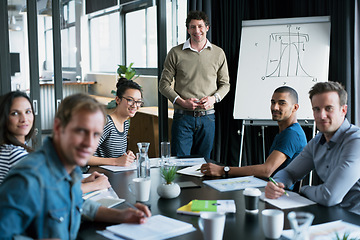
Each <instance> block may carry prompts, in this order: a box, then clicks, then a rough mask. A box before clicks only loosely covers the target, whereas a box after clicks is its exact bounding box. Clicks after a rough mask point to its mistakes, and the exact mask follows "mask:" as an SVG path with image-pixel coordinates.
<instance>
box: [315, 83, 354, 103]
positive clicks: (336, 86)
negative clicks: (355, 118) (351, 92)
mask: <svg viewBox="0 0 360 240" xmlns="http://www.w3.org/2000/svg"><path fill="white" fill-rule="evenodd" d="M326 92H337V94H338V95H339V99H340V100H339V102H340V106H344V105H346V103H347V92H346V90H345V89H344V87H343V85H341V84H340V83H338V82H332V81H329V82H319V83H316V84H315V85H314V86H313V87H312V88H311V89H310V91H309V98H310V100H312V98H313V96H314V95H316V94H321V93H326Z"/></svg>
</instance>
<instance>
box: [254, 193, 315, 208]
mask: <svg viewBox="0 0 360 240" xmlns="http://www.w3.org/2000/svg"><path fill="white" fill-rule="evenodd" d="M287 192H288V194H289V196H286V195H285V194H284V195H282V196H281V197H279V198H278V199H270V198H265V193H262V195H261V197H260V198H261V200H263V201H265V202H267V203H270V204H271V205H273V206H275V207H277V208H280V209H289V208H298V207H305V206H308V205H313V204H316V202H314V201H311V200H309V199H307V198H305V197H303V196H300V195H299V194H297V193H295V192H290V191H287Z"/></svg>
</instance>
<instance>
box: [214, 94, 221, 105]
mask: <svg viewBox="0 0 360 240" xmlns="http://www.w3.org/2000/svg"><path fill="white" fill-rule="evenodd" d="M213 96H214V97H215V103H218V102H220V98H219V95H217V94H214V95H213Z"/></svg>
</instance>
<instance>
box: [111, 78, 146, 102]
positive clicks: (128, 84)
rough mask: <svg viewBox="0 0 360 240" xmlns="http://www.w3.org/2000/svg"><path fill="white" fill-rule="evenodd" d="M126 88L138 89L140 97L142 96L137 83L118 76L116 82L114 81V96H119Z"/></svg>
mask: <svg viewBox="0 0 360 240" xmlns="http://www.w3.org/2000/svg"><path fill="white" fill-rule="evenodd" d="M128 89H136V90H139V91H140V93H141V97H142V96H143V92H142V88H141V86H140V85H139V84H137V83H136V82H134V81H133V80H128V79H127V78H124V77H121V78H119V80H118V82H117V83H116V96H117V97H119V98H121V97H122V96H123V95H124V93H125V92H126V90H128Z"/></svg>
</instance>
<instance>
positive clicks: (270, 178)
mask: <svg viewBox="0 0 360 240" xmlns="http://www.w3.org/2000/svg"><path fill="white" fill-rule="evenodd" d="M269 180H270V181H271V182H272V183H273V184H275V185H276V186H279V184H278V183H277V182H276V181H275V180H274V179H273V178H272V177H269ZM284 194H285V195H286V196H288V197H289V194H288V193H287V192H286V191H285V190H284Z"/></svg>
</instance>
